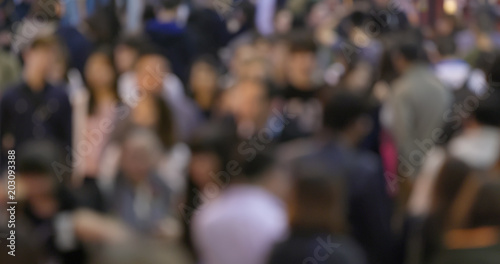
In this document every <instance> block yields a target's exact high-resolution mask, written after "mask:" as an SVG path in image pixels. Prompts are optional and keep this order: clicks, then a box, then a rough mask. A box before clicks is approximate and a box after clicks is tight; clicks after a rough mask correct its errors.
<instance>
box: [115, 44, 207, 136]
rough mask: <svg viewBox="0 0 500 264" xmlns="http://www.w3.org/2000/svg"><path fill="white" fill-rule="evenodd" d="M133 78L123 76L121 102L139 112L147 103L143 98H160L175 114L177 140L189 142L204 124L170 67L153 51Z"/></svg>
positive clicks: (143, 57)
mask: <svg viewBox="0 0 500 264" xmlns="http://www.w3.org/2000/svg"><path fill="white" fill-rule="evenodd" d="M134 70H135V72H134V73H133V74H127V73H125V74H122V76H121V77H120V80H119V81H118V82H119V87H118V92H119V95H120V98H121V100H122V101H123V102H124V103H126V104H127V105H128V106H130V107H131V108H132V109H134V108H136V107H137V106H138V105H139V104H141V102H143V101H144V99H143V98H142V97H145V98H148V96H149V95H154V96H159V98H161V100H162V101H164V102H165V103H166V104H167V106H168V107H169V108H171V109H172V111H173V112H175V113H176V115H175V116H172V118H173V120H174V122H175V129H176V130H175V132H174V134H175V137H177V138H180V139H182V140H188V139H189V138H190V136H191V134H192V132H193V131H194V129H195V128H196V126H198V125H199V122H200V121H201V114H200V112H199V111H198V109H197V107H196V104H194V103H193V101H192V100H191V99H190V98H188V97H187V96H186V95H185V93H184V88H183V86H182V84H181V83H180V82H179V80H178V79H177V78H176V77H175V75H173V74H171V73H170V69H169V63H168V62H167V61H166V60H165V58H164V57H163V56H161V54H159V53H158V51H157V50H156V49H154V48H151V50H147V51H142V52H141V54H140V55H139V57H138V58H137V61H136V63H135V65H134Z"/></svg>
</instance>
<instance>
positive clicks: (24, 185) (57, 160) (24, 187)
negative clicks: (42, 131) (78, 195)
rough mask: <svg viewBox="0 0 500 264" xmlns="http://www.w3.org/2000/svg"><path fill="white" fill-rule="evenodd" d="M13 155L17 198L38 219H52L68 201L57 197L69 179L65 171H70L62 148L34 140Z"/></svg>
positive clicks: (48, 142) (49, 142)
mask: <svg viewBox="0 0 500 264" xmlns="http://www.w3.org/2000/svg"><path fill="white" fill-rule="evenodd" d="M16 152H17V153H16V154H17V157H16V168H17V171H16V173H17V179H16V181H17V182H16V186H18V188H17V191H18V193H17V194H18V195H17V198H18V199H19V200H22V201H26V203H27V204H28V205H29V210H30V212H31V213H32V214H33V215H35V216H36V217H37V218H40V219H48V218H51V217H52V216H54V215H55V214H56V212H57V211H58V210H59V209H60V208H62V207H64V206H65V203H66V202H68V201H66V200H61V198H62V197H61V196H59V194H60V191H61V190H62V189H63V188H64V185H65V184H66V182H65V180H67V179H68V178H69V176H70V175H68V174H67V173H65V172H68V171H69V172H70V171H71V169H70V168H69V167H68V165H67V164H66V163H65V162H64V159H63V158H62V157H63V154H62V150H61V148H60V147H59V146H58V145H57V144H54V143H53V142H51V141H48V140H35V141H29V142H27V143H24V144H23V145H22V146H20V147H19V149H18V150H17V151H16ZM65 198H67V197H65Z"/></svg>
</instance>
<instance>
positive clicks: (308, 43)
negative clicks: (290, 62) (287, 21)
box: [288, 29, 317, 53]
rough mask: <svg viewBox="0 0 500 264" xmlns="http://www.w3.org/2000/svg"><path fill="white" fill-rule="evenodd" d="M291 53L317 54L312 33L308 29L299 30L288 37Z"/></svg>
mask: <svg viewBox="0 0 500 264" xmlns="http://www.w3.org/2000/svg"><path fill="white" fill-rule="evenodd" d="M288 42H289V44H290V53H295V52H316V49H317V46H316V43H315V42H314V37H313V36H312V32H311V31H310V30H306V29H297V30H294V31H292V32H291V33H290V34H289V35H288Z"/></svg>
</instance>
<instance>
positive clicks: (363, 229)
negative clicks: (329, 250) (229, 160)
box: [305, 143, 395, 264]
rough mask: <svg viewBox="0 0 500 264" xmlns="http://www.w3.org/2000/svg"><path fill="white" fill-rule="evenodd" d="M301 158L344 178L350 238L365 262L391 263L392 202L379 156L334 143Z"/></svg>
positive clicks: (374, 263) (392, 253) (376, 263)
mask: <svg viewBox="0 0 500 264" xmlns="http://www.w3.org/2000/svg"><path fill="white" fill-rule="evenodd" d="M305 159H306V160H311V161H316V162H317V161H319V162H320V163H321V164H323V166H326V168H328V170H329V171H331V172H332V175H340V177H345V181H346V184H347V195H348V197H347V201H348V205H347V208H348V222H349V224H350V227H351V232H352V233H351V234H352V236H353V238H354V239H356V240H357V241H358V242H359V244H360V245H361V246H362V247H363V249H364V250H365V252H366V253H367V257H368V260H369V263H371V264H388V263H393V259H394V255H395V254H394V252H393V245H394V242H393V237H392V233H391V228H390V219H391V207H392V205H391V199H390V197H389V195H388V194H387V191H386V185H385V179H384V174H383V169H382V164H381V162H380V159H379V158H378V157H377V156H376V155H375V154H373V153H371V152H369V151H362V150H353V149H349V148H346V147H344V146H341V145H340V144H336V143H329V144H327V145H326V146H324V147H323V148H321V149H320V150H319V151H317V152H316V153H314V154H311V155H309V156H307V157H305Z"/></svg>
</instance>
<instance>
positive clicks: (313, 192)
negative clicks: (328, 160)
mask: <svg viewBox="0 0 500 264" xmlns="http://www.w3.org/2000/svg"><path fill="white" fill-rule="evenodd" d="M291 169H292V177H293V184H292V186H293V187H292V188H293V189H292V193H291V195H292V197H291V199H290V201H289V203H290V204H289V214H290V225H291V227H292V229H301V230H303V229H309V230H311V229H313V230H315V231H326V232H329V233H332V234H338V233H343V232H345V231H346V219H345V217H346V216H345V211H344V210H345V199H344V198H345V196H344V195H345V194H344V192H343V191H342V190H343V189H344V184H345V183H344V180H343V177H339V176H338V175H332V173H331V171H329V170H327V169H326V167H325V164H323V163H321V162H318V161H313V160H299V161H297V162H295V163H294V165H292V168H291Z"/></svg>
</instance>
